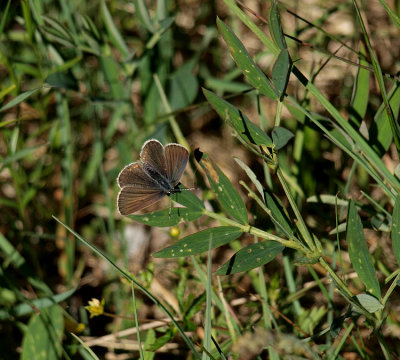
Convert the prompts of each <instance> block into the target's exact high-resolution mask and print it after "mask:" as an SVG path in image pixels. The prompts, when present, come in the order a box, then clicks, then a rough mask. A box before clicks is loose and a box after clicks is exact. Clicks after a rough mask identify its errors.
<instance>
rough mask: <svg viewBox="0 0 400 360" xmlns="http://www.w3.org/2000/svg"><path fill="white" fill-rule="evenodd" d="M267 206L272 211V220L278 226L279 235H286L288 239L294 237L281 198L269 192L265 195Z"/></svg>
mask: <svg viewBox="0 0 400 360" xmlns="http://www.w3.org/2000/svg"><path fill="white" fill-rule="evenodd" d="M264 199H265V204H266V205H267V208H268V209H270V210H271V220H272V221H273V223H274V224H275V226H276V230H277V231H278V233H279V234H282V233H283V234H285V235H286V236H287V237H294V234H293V230H292V229H293V226H292V224H291V222H290V220H289V218H288V217H287V215H286V212H285V208H284V207H283V205H282V203H281V202H280V200H279V198H277V197H276V196H275V195H271V194H269V193H267V192H265V193H264Z"/></svg>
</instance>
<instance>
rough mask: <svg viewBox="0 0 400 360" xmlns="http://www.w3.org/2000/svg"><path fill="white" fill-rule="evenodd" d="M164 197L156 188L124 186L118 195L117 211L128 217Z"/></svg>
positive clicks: (161, 191) (160, 190)
mask: <svg viewBox="0 0 400 360" xmlns="http://www.w3.org/2000/svg"><path fill="white" fill-rule="evenodd" d="M164 196H165V192H164V191H163V190H162V189H160V188H159V187H158V186H156V187H149V186H146V187H144V186H125V187H124V188H122V189H121V191H120V192H119V194H118V200H117V204H118V211H119V212H120V214H121V215H130V214H133V213H134V212H136V211H138V210H141V209H144V208H145V207H148V206H150V205H152V204H154V203H155V202H157V201H158V200H160V199H162V198H163V197H164Z"/></svg>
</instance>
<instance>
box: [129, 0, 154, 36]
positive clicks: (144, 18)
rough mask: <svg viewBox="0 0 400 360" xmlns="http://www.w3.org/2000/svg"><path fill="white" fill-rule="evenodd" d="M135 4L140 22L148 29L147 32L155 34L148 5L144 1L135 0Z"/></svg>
mask: <svg viewBox="0 0 400 360" xmlns="http://www.w3.org/2000/svg"><path fill="white" fill-rule="evenodd" d="M133 3H134V4H135V9H136V14H137V16H138V18H139V21H140V22H141V23H142V25H143V26H144V27H145V28H146V29H147V31H149V32H151V33H154V32H155V29H154V25H153V22H152V20H151V18H150V15H149V11H148V10H147V6H146V3H145V2H144V1H143V0H133Z"/></svg>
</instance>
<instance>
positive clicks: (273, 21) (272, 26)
mask: <svg viewBox="0 0 400 360" xmlns="http://www.w3.org/2000/svg"><path fill="white" fill-rule="evenodd" d="M268 19H269V30H270V32H271V35H272V38H273V39H274V42H275V44H276V45H278V47H279V49H281V50H283V49H286V48H287V45H286V41H285V35H284V34H283V30H282V25H281V19H280V15H279V11H278V6H277V1H276V0H274V1H273V2H272V4H271V8H270V9H269V12H268Z"/></svg>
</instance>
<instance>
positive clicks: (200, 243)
mask: <svg viewBox="0 0 400 360" xmlns="http://www.w3.org/2000/svg"><path fill="white" fill-rule="evenodd" d="M241 234H242V231H241V230H240V229H238V228H237V227H234V226H219V227H214V228H210V229H206V230H203V231H199V232H197V233H195V234H193V235H189V236H186V237H185V238H183V239H182V240H180V241H178V242H177V243H175V244H173V245H171V246H169V247H167V248H165V249H162V250H161V251H159V252H157V253H155V254H153V256H154V257H157V258H171V257H182V256H188V255H196V254H200V253H202V252H205V251H207V250H208V245H209V240H210V236H212V248H213V249H215V248H217V247H219V246H222V245H225V244H227V243H229V242H231V241H233V240H235V239H237V238H238V237H239V236H240V235H241Z"/></svg>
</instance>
